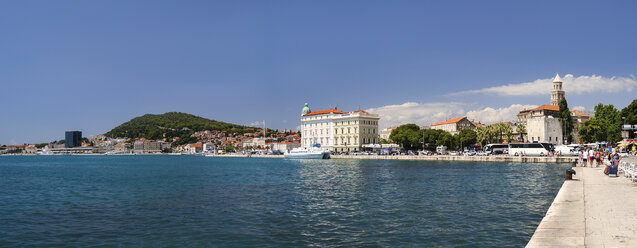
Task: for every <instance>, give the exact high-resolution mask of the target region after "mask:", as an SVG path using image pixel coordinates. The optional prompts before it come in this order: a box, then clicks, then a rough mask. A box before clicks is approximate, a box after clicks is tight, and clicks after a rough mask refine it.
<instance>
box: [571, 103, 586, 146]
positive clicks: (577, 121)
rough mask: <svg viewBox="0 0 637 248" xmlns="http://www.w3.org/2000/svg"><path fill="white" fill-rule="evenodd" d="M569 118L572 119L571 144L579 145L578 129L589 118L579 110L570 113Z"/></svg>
mask: <svg viewBox="0 0 637 248" xmlns="http://www.w3.org/2000/svg"><path fill="white" fill-rule="evenodd" d="M571 117H572V119H573V132H572V133H571V135H572V136H573V143H580V137H579V129H580V127H581V126H582V125H584V122H586V121H587V120H588V119H590V118H591V117H590V116H589V115H587V114H584V113H582V111H579V110H573V111H571Z"/></svg>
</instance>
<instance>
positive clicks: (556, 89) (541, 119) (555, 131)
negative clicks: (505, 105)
mask: <svg viewBox="0 0 637 248" xmlns="http://www.w3.org/2000/svg"><path fill="white" fill-rule="evenodd" d="M564 97H565V92H564V90H563V89H562V79H561V78H560V75H559V74H557V75H555V78H554V79H553V88H552V90H551V101H550V105H541V106H539V107H537V108H534V109H525V110H522V111H520V112H519V113H518V114H517V123H524V124H525V125H526V136H527V138H528V140H529V141H530V142H548V143H553V144H562V143H563V135H562V123H561V121H560V119H559V118H560V107H559V104H560V101H561V100H562V99H564ZM578 113H581V112H579V111H577V112H575V113H574V112H573V111H572V112H571V116H575V115H578ZM582 114H583V113H582ZM576 119H578V121H579V120H584V119H587V118H586V117H584V116H582V117H578V118H575V117H574V118H573V122H574V123H573V124H576ZM574 126H575V125H574ZM578 127H579V126H578ZM575 129H577V128H574V130H573V132H574V136H575V135H576V133H577V132H576V130H575ZM522 135H524V134H522Z"/></svg>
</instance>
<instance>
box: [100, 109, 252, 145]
mask: <svg viewBox="0 0 637 248" xmlns="http://www.w3.org/2000/svg"><path fill="white" fill-rule="evenodd" d="M204 130H219V131H229V130H233V132H235V133H241V134H243V133H246V132H252V131H253V130H254V128H250V127H245V126H240V125H235V124H230V123H225V122H220V121H215V120H210V119H206V118H203V117H199V116H195V115H191V114H186V113H179V112H168V113H164V114H160V115H153V114H146V115H143V116H139V117H135V118H133V119H131V120H130V121H128V122H125V123H123V124H121V125H119V126H117V127H115V128H113V129H112V130H111V131H109V132H107V133H106V134H105V135H106V136H109V137H127V138H146V139H162V138H164V137H165V138H173V137H183V136H185V135H186V134H192V133H194V132H197V131H204ZM164 134H165V136H164Z"/></svg>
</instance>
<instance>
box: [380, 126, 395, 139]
mask: <svg viewBox="0 0 637 248" xmlns="http://www.w3.org/2000/svg"><path fill="white" fill-rule="evenodd" d="M396 128H398V127H388V128H384V129H383V130H380V138H381V139H384V140H389V136H390V135H391V132H392V131H394V130H395V129H396Z"/></svg>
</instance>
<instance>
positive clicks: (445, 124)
mask: <svg viewBox="0 0 637 248" xmlns="http://www.w3.org/2000/svg"><path fill="white" fill-rule="evenodd" d="M475 128H476V126H475V125H474V124H473V122H471V121H470V120H469V119H467V117H466V116H465V117H458V118H452V119H449V120H446V121H441V122H436V123H434V124H433V125H431V129H438V130H443V131H447V132H449V133H451V134H456V133H458V132H460V130H462V129H472V130H473V129H475Z"/></svg>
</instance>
